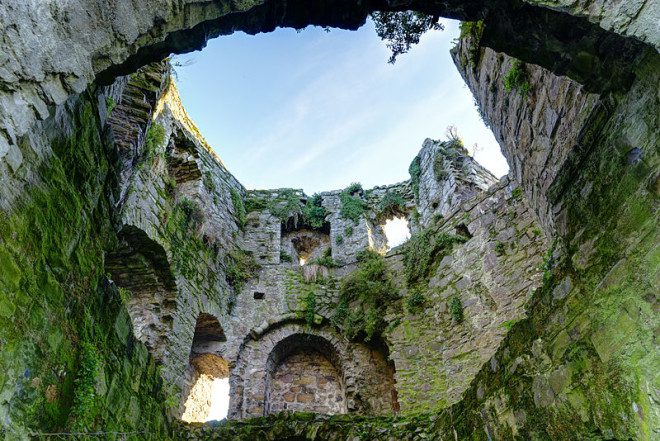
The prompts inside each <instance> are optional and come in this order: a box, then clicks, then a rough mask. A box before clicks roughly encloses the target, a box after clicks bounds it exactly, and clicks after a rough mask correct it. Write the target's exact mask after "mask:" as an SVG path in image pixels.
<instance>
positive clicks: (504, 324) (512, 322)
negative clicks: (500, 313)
mask: <svg viewBox="0 0 660 441" xmlns="http://www.w3.org/2000/svg"><path fill="white" fill-rule="evenodd" d="M519 321H520V320H519V319H513V320H507V321H505V322H502V323H501V324H500V328H502V329H506V330H507V331H510V330H511V328H513V325H515V324H516V323H518V322H519Z"/></svg>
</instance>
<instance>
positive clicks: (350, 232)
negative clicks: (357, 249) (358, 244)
mask: <svg viewBox="0 0 660 441" xmlns="http://www.w3.org/2000/svg"><path fill="white" fill-rule="evenodd" d="M344 234H345V235H346V236H352V235H353V227H352V226H351V225H347V226H346V228H344Z"/></svg>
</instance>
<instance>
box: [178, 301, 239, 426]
mask: <svg viewBox="0 0 660 441" xmlns="http://www.w3.org/2000/svg"><path fill="white" fill-rule="evenodd" d="M226 341H227V337H226V336H225V332H224V330H223V329H222V326H221V325H220V322H219V320H218V319H217V317H215V316H214V315H212V314H208V313H205V312H203V313H200V314H199V315H198V316H197V320H196V323H195V333H194V335H193V340H192V343H191V346H190V355H189V364H188V368H187V369H186V373H185V378H184V382H183V393H182V394H181V406H180V413H181V419H182V420H184V421H186V422H204V421H206V420H207V419H208V416H209V411H210V409H211V406H212V404H213V399H214V398H216V397H214V396H213V393H214V381H215V380H217V379H223V378H226V379H228V378H229V372H230V365H229V362H228V361H227V360H226V359H225V358H224V357H223V356H222V349H223V344H224V343H226ZM220 398H221V397H220Z"/></svg>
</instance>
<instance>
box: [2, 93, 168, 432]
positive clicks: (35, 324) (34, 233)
mask: <svg viewBox="0 0 660 441" xmlns="http://www.w3.org/2000/svg"><path fill="white" fill-rule="evenodd" d="M96 102H97V100H96V99H95V98H94V97H91V96H89V95H87V94H83V95H81V97H80V101H79V103H78V104H76V107H75V109H76V114H75V117H74V120H73V121H72V124H71V132H70V133H71V136H70V137H69V138H61V139H57V140H55V141H54V142H53V144H52V149H53V153H54V154H53V156H51V157H49V158H48V160H47V161H45V162H44V163H43V164H42V165H41V166H40V168H39V169H38V170H35V173H34V175H35V176H38V177H39V179H40V182H39V183H37V184H35V185H34V186H32V187H31V188H30V189H29V191H28V192H26V193H25V194H24V195H23V196H22V197H21V198H20V199H18V200H17V201H16V202H15V206H14V208H13V209H12V211H11V212H9V213H6V212H3V213H0V299H1V301H2V302H6V304H7V305H10V306H9V307H10V308H11V309H12V310H13V315H12V316H11V317H4V316H2V314H0V342H1V343H0V344H1V346H2V349H1V350H0V394H1V395H2V396H3V397H5V399H6V400H9V402H11V412H10V413H9V414H7V413H4V414H3V415H4V416H3V418H5V419H6V420H5V421H9V424H10V427H11V432H10V435H8V436H9V437H10V438H11V439H14V437H17V438H23V437H24V438H31V437H33V436H35V437H39V436H38V435H37V434H38V433H40V432H79V431H100V430H103V431H109V432H112V431H131V430H136V429H135V428H137V423H134V422H130V421H128V420H127V419H126V418H125V416H124V414H123V413H122V410H121V403H114V402H111V401H109V400H108V399H107V397H106V396H105V395H103V394H98V393H97V392H96V387H97V386H98V384H99V381H101V378H111V379H114V378H117V380H116V381H117V382H125V383H126V384H130V382H131V381H133V382H134V383H135V384H136V386H135V388H134V389H130V391H127V392H126V394H125V397H126V399H127V400H128V399H130V400H133V401H134V402H136V403H138V405H139V407H140V409H141V411H142V412H143V413H144V415H148V418H145V419H144V420H143V421H140V426H139V427H140V429H139V430H146V431H148V432H149V433H152V434H153V435H154V436H155V437H160V438H163V437H165V436H166V427H165V425H166V422H165V415H164V413H163V409H162V406H161V403H160V401H161V400H162V399H163V397H162V394H161V393H160V391H159V390H158V389H157V388H156V387H155V385H156V384H157V383H156V382H157V378H156V376H155V375H152V374H150V373H149V372H148V368H147V365H146V357H145V358H140V359H138V357H137V355H135V354H136V353H137V352H139V351H144V353H145V354H146V348H145V347H144V345H142V344H141V343H139V342H135V341H132V343H131V345H132V346H131V350H130V351H129V349H128V346H126V342H121V341H119V339H118V338H117V337H116V334H115V332H114V321H115V318H116V317H117V316H118V315H119V314H120V310H121V309H122V308H123V306H122V305H123V302H122V299H121V298H120V296H119V295H118V293H116V292H113V290H112V289H111V288H110V287H109V286H110V285H109V284H108V283H107V281H104V270H103V256H104V254H105V252H106V251H108V250H111V249H112V248H113V246H114V243H115V241H116V237H115V233H114V229H113V226H112V224H111V219H112V218H113V216H112V212H111V209H110V206H109V204H108V202H107V200H106V199H105V195H106V194H107V193H109V189H110V188H111V187H110V185H109V184H110V183H111V182H112V178H111V177H110V175H109V174H108V171H109V170H110V164H109V162H108V159H107V157H106V151H107V150H106V146H104V145H103V144H102V142H101V136H100V124H99V122H98V120H97V116H96V115H97V111H96V109H95V108H94V105H95V103H96ZM27 159H30V160H32V159H33V158H27ZM33 163H37V161H34V162H33ZM17 269H18V273H17V272H16V270H17ZM0 308H4V307H0ZM139 360H145V361H144V363H145V364H141V363H142V362H141V361H139ZM149 366H154V364H153V361H152V362H150V364H149ZM5 373H7V376H5ZM136 378H137V379H138V380H137V382H136V380H135V379H136ZM7 379H11V380H10V381H6V380H7ZM5 409H6V408H5ZM5 427H6V426H5ZM0 432H2V429H0ZM29 432H32V436H27V433H29ZM83 437H84V436H83Z"/></svg>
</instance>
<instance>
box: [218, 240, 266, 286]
mask: <svg viewBox="0 0 660 441" xmlns="http://www.w3.org/2000/svg"><path fill="white" fill-rule="evenodd" d="M224 263H225V276H226V278H227V283H229V285H231V286H232V287H233V288H234V291H235V292H236V293H238V292H240V291H241V290H242V289H243V286H244V285H245V282H247V281H248V280H250V279H252V278H254V277H256V275H257V272H258V271H259V269H261V266H260V265H259V264H258V263H257V262H256V260H255V259H254V256H253V255H252V253H249V252H247V251H245V250H242V249H240V248H236V249H234V250H232V251H230V252H229V253H227V255H226V256H225V261H224Z"/></svg>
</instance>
